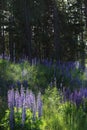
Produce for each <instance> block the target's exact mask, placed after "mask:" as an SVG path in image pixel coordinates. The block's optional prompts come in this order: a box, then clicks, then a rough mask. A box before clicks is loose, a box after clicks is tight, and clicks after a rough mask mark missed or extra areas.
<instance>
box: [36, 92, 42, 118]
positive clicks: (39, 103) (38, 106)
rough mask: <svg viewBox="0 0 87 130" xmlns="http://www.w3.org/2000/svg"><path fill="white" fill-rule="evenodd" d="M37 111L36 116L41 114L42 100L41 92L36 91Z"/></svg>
mask: <svg viewBox="0 0 87 130" xmlns="http://www.w3.org/2000/svg"><path fill="white" fill-rule="evenodd" d="M37 112H38V117H41V116H42V100H41V93H40V92H39V93H38V96H37Z"/></svg>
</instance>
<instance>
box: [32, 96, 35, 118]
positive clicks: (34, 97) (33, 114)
mask: <svg viewBox="0 0 87 130" xmlns="http://www.w3.org/2000/svg"><path fill="white" fill-rule="evenodd" d="M32 110H33V119H34V120H35V117H36V101H35V96H34V97H33V108H32Z"/></svg>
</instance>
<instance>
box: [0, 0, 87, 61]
mask: <svg viewBox="0 0 87 130" xmlns="http://www.w3.org/2000/svg"><path fill="white" fill-rule="evenodd" d="M86 45H87V1H86V0H0V55H1V56H2V57H3V59H4V58H5V57H8V58H9V59H10V61H15V62H18V61H19V60H20V59H27V60H29V61H30V62H31V60H32V58H35V57H36V58H37V59H40V60H42V59H53V60H54V59H55V60H58V61H59V60H61V61H71V60H72V61H77V60H79V59H80V60H81V62H82V63H84V59H85V56H86V49H87V47H86Z"/></svg>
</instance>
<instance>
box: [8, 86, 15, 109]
mask: <svg viewBox="0 0 87 130" xmlns="http://www.w3.org/2000/svg"><path fill="white" fill-rule="evenodd" d="M11 105H13V106H14V105H15V92H14V89H13V88H12V90H9V91H8V107H9V108H10V107H11Z"/></svg>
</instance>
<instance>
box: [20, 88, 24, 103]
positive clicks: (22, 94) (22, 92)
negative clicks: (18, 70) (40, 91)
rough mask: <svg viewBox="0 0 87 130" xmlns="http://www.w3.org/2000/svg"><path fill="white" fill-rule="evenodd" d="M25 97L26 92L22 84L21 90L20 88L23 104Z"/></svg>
mask: <svg viewBox="0 0 87 130" xmlns="http://www.w3.org/2000/svg"><path fill="white" fill-rule="evenodd" d="M24 98H25V92H24V88H23V86H21V90H20V99H21V103H22V104H23V100H24Z"/></svg>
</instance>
